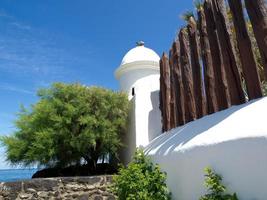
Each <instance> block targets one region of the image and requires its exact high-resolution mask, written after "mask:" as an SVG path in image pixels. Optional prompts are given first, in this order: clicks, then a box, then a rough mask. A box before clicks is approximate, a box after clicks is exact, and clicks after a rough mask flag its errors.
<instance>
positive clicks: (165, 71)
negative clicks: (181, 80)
mask: <svg viewBox="0 0 267 200" xmlns="http://www.w3.org/2000/svg"><path fill="white" fill-rule="evenodd" d="M160 66H161V69H162V75H163V76H162V84H163V85H164V87H163V90H164V91H163V94H164V95H163V109H164V120H163V121H164V131H168V130H170V129H171V86H170V66H169V59H168V56H167V54H166V53H163V55H162V58H161V60H160Z"/></svg>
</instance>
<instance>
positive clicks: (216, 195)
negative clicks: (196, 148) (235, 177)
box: [200, 168, 238, 200]
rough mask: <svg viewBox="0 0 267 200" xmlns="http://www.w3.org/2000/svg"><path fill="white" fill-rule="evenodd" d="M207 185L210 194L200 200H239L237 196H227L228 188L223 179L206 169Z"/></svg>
mask: <svg viewBox="0 0 267 200" xmlns="http://www.w3.org/2000/svg"><path fill="white" fill-rule="evenodd" d="M205 172H206V175H205V176H206V178H205V185H206V187H207V188H208V192H209V193H208V194H206V195H204V196H202V197H200V200H238V198H237V196H236V194H235V193H234V194H232V195H231V194H226V187H225V186H224V185H223V184H222V183H221V181H222V177H221V176H220V175H218V174H216V173H215V172H214V171H212V170H211V169H210V168H206V169H205Z"/></svg>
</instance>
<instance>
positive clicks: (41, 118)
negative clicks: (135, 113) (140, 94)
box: [0, 83, 129, 169]
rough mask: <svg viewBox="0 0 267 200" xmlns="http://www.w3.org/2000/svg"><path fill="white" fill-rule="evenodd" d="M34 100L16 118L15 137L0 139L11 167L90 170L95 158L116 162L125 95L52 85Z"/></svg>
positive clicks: (124, 118)
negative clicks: (81, 168)
mask: <svg viewBox="0 0 267 200" xmlns="http://www.w3.org/2000/svg"><path fill="white" fill-rule="evenodd" d="M38 96H39V98H40V100H39V101H38V102H37V103H36V104H34V105H32V107H31V109H30V110H26V109H24V108H23V109H22V110H21V111H20V113H19V114H18V119H17V120H16V122H15V126H16V128H17V129H16V131H15V133H14V134H13V135H10V136H5V137H2V138H0V139H1V141H2V143H3V145H4V146H5V148H6V154H7V160H8V161H9V162H10V163H12V164H14V165H20V164H22V165H26V166H27V165H28V166H29V165H34V164H38V165H43V166H48V167H54V166H57V167H61V168H63V167H68V166H71V165H79V164H80V163H81V162H83V164H85V165H87V166H88V167H92V168H94V169H95V168H96V163H97V161H98V159H99V158H101V157H103V156H105V155H107V154H108V155H109V157H110V158H114V157H116V155H117V152H118V149H119V148H120V146H121V140H120V139H121V135H122V134H124V133H125V131H126V123H127V117H128V107H129V104H128V99H127V95H125V94H123V93H119V92H113V91H111V90H107V89H104V88H99V87H86V86H83V85H81V84H64V83H54V84H53V85H52V86H51V87H50V88H48V89H42V90H40V91H39V92H38Z"/></svg>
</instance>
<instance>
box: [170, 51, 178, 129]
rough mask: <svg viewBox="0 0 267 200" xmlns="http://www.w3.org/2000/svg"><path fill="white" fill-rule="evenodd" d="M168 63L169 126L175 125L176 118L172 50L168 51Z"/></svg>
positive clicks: (173, 126)
mask: <svg viewBox="0 0 267 200" xmlns="http://www.w3.org/2000/svg"><path fill="white" fill-rule="evenodd" d="M169 64H170V81H171V122H170V123H171V128H175V127H177V119H176V103H175V102H176V99H175V97H176V96H175V90H176V89H175V84H174V81H175V80H174V72H173V71H174V66H173V50H172V48H171V49H170V52H169Z"/></svg>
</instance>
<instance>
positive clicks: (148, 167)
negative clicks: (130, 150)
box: [112, 150, 171, 200]
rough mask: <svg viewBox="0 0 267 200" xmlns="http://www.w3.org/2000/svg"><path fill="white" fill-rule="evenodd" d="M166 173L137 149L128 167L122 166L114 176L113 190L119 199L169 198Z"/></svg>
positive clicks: (158, 199) (147, 199)
mask: <svg viewBox="0 0 267 200" xmlns="http://www.w3.org/2000/svg"><path fill="white" fill-rule="evenodd" d="M165 180H166V173H163V172H161V171H160V168H159V166H158V165H153V164H152V162H151V161H150V160H149V158H147V157H146V156H145V155H144V152H143V151H141V150H137V151H136V153H135V156H134V158H133V161H132V162H131V163H130V164H129V165H128V167H127V168H125V167H121V168H120V170H119V173H118V175H115V176H114V183H113V186H112V191H113V192H114V193H115V194H116V195H117V197H118V199H119V200H169V199H171V195H170V192H169V190H168V188H167V185H166V183H165Z"/></svg>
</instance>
